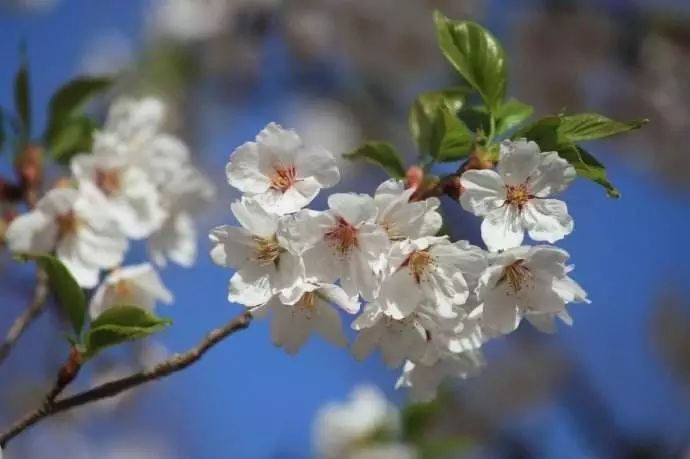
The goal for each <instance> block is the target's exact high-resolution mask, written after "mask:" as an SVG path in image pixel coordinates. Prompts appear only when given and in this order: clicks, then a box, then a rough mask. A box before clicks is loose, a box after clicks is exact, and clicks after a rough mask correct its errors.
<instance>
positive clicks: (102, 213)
mask: <svg viewBox="0 0 690 459" xmlns="http://www.w3.org/2000/svg"><path fill="white" fill-rule="evenodd" d="M107 209H108V207H107V205H106V203H105V202H104V201H103V196H102V195H101V194H100V193H98V192H97V191H96V190H93V189H91V188H89V187H82V188H80V189H79V190H76V189H72V188H55V189H53V190H50V191H49V192H48V193H46V195H45V196H44V197H43V198H42V199H41V200H40V201H38V203H37V205H36V208H35V209H33V210H31V211H30V212H28V213H26V214H24V215H21V216H19V217H17V218H15V219H14V220H13V221H12V223H11V224H10V226H9V227H8V229H7V233H6V235H5V237H6V239H7V243H8V246H9V248H10V250H12V251H14V252H52V251H53V250H55V252H56V255H57V257H58V258H59V259H60V261H62V263H63V264H64V265H65V266H66V267H67V268H68V269H69V270H70V272H71V273H72V275H73V276H74V277H75V279H76V280H77V282H78V283H79V285H81V286H82V287H84V288H91V287H95V286H96V284H97V283H98V273H99V271H100V270H101V269H110V268H114V267H115V266H117V265H119V264H120V263H121V262H122V259H123V257H124V253H125V251H126V250H127V239H126V238H125V236H124V235H123V234H122V232H121V231H120V229H119V226H118V225H117V224H115V222H114V221H113V220H112V218H111V216H110V214H109V213H108V211H107Z"/></svg>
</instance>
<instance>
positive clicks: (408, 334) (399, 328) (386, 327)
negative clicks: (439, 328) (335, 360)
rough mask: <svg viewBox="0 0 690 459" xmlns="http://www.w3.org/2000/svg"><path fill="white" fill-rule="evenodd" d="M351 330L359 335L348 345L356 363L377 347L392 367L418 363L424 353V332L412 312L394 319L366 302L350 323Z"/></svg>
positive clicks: (425, 334)
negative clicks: (411, 361) (404, 363)
mask: <svg viewBox="0 0 690 459" xmlns="http://www.w3.org/2000/svg"><path fill="white" fill-rule="evenodd" d="M352 328H353V329H354V330H357V331H358V332H359V333H358V334H357V338H356V339H355V342H354V343H353V345H352V353H353V355H354V356H355V358H356V359H357V360H362V359H364V358H366V357H367V356H368V355H369V354H370V353H371V352H372V351H373V350H374V349H375V348H377V347H380V348H381V353H382V355H383V361H384V362H385V363H386V365H388V366H389V367H391V368H395V367H398V366H400V365H402V363H403V362H404V361H405V360H413V361H419V360H421V359H422V358H423V357H424V354H425V353H426V347H427V330H426V328H424V325H423V323H422V321H421V320H419V316H418V315H417V314H416V313H415V314H410V315H409V316H407V317H405V318H404V319H402V320H396V319H393V318H391V317H390V316H387V315H386V314H385V313H384V312H383V309H382V308H381V306H380V305H378V304H377V303H369V304H367V305H366V307H365V308H364V311H363V312H362V314H360V315H359V317H357V319H355V321H354V322H352Z"/></svg>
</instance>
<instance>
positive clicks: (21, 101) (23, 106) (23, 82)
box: [14, 56, 31, 141]
mask: <svg viewBox="0 0 690 459" xmlns="http://www.w3.org/2000/svg"><path fill="white" fill-rule="evenodd" d="M14 107H15V110H16V111H17V115H19V121H20V122H21V138H22V140H23V141H27V140H28V139H29V138H30V137H31V91H30V87H29V63H28V61H27V59H26V56H22V59H21V64H20V66H19V70H18V71H17V74H16V75H15V77H14Z"/></svg>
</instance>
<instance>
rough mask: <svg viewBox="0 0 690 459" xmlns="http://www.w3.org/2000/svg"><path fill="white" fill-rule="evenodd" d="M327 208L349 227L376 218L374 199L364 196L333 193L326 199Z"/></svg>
mask: <svg viewBox="0 0 690 459" xmlns="http://www.w3.org/2000/svg"><path fill="white" fill-rule="evenodd" d="M328 207H330V208H331V209H332V210H333V211H334V212H335V213H336V214H337V215H339V216H340V217H342V218H344V219H345V220H346V221H347V222H348V223H350V224H351V225H357V224H359V223H362V222H365V221H368V222H373V221H374V219H375V218H376V212H377V210H376V204H375V203H374V199H373V198H372V197H371V196H369V195H366V194H356V193H334V194H332V195H330V196H329V197H328Z"/></svg>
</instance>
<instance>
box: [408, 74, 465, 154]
mask: <svg viewBox="0 0 690 459" xmlns="http://www.w3.org/2000/svg"><path fill="white" fill-rule="evenodd" d="M470 93H471V90H470V89H469V88H465V87H455V88H448V89H444V90H442V91H430V92H425V93H423V94H420V95H419V96H418V97H417V99H416V100H415V101H414V103H413V104H412V107H411V108H410V114H409V116H408V126H409V128H410V133H411V134H412V138H413V139H414V140H415V142H416V143H417V146H418V147H419V151H420V152H421V153H422V155H427V154H431V148H430V145H431V142H430V135H431V130H432V126H433V123H434V116H435V114H436V111H437V110H438V108H439V107H441V106H443V107H447V108H448V110H449V111H450V112H451V113H457V112H458V111H460V109H461V108H462V107H463V105H464V103H465V98H466V97H467V96H468V95H469V94H470Z"/></svg>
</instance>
